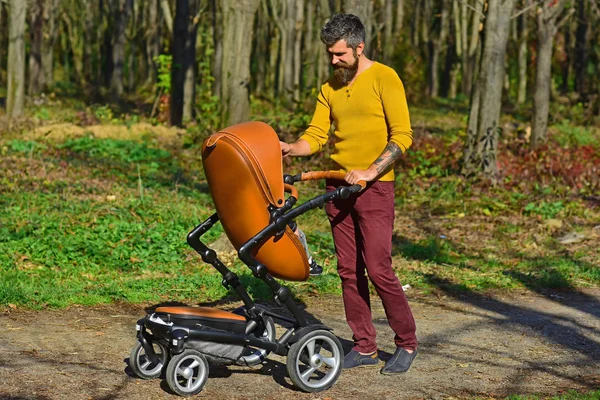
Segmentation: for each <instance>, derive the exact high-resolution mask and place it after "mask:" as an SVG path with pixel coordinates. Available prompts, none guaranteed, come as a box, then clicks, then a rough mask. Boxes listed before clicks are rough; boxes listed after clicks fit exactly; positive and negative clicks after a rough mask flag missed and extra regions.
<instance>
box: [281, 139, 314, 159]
mask: <svg viewBox="0 0 600 400" xmlns="http://www.w3.org/2000/svg"><path fill="white" fill-rule="evenodd" d="M279 146H281V156H282V157H287V156H292V157H297V156H309V155H310V154H311V152H310V145H309V144H308V142H307V141H306V140H303V139H299V140H296V141H295V142H294V143H286V142H282V141H281V140H280V141H279Z"/></svg>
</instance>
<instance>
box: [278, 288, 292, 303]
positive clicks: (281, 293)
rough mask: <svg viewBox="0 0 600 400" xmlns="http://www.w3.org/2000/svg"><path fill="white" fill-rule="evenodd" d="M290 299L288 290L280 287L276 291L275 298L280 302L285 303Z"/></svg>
mask: <svg viewBox="0 0 600 400" xmlns="http://www.w3.org/2000/svg"><path fill="white" fill-rule="evenodd" d="M289 297H290V289H288V288H286V287H281V288H279V290H278V291H277V298H278V299H279V300H281V301H282V302H285V301H286V300H287V299H288V298H289Z"/></svg>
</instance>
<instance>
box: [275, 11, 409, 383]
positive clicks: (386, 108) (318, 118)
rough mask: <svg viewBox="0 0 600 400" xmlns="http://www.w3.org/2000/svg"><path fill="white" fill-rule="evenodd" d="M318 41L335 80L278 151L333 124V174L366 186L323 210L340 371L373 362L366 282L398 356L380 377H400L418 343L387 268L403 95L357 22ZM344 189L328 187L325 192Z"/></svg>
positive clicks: (403, 140)
mask: <svg viewBox="0 0 600 400" xmlns="http://www.w3.org/2000/svg"><path fill="white" fill-rule="evenodd" d="M321 40H322V42H323V43H324V44H325V47H326V49H327V53H328V54H329V56H330V57H331V64H332V66H333V70H334V72H333V76H331V77H330V78H329V80H328V81H327V82H325V83H324V84H323V85H322V86H321V91H320V93H319V96H318V99H317V105H316V109H315V113H314V116H313V119H312V121H311V123H310V125H309V127H308V129H306V131H305V132H304V134H303V135H302V136H301V137H300V138H299V139H298V140H297V141H296V142H294V143H291V144H288V143H285V142H281V151H282V155H283V156H284V157H286V156H307V155H310V154H313V153H315V152H317V151H320V150H321V149H322V148H323V146H324V145H325V143H326V142H327V140H328V136H329V130H330V127H331V123H334V125H335V130H334V133H333V135H334V139H335V145H334V146H335V147H334V152H333V154H332V155H331V161H332V162H333V164H334V165H333V166H332V169H336V170H339V171H343V172H345V173H346V175H345V178H344V179H345V181H346V183H348V184H355V183H357V182H358V181H361V180H364V181H366V182H368V184H367V187H366V188H365V189H364V190H363V191H362V192H360V193H358V194H356V195H353V196H351V197H349V198H348V199H340V200H335V201H333V202H330V203H328V204H327V205H326V208H325V210H326V212H327V216H328V218H329V222H330V224H331V228H332V233H333V239H334V243H335V251H336V256H337V260H338V266H337V268H338V273H339V275H340V278H341V281H342V297H343V301H344V308H345V312H346V320H347V322H348V325H349V326H350V328H351V329H352V332H353V340H354V347H353V349H352V350H351V351H350V352H349V353H348V354H347V355H346V356H345V357H344V368H345V369H348V368H354V367H359V366H377V365H378V363H379V357H378V348H377V342H376V340H375V337H376V331H375V327H374V325H373V321H372V317H371V303H370V296H369V281H368V279H370V280H371V282H372V283H373V286H374V287H375V289H376V291H377V294H378V295H379V297H380V298H381V301H382V303H383V307H384V309H385V313H386V316H387V319H388V323H389V325H390V327H391V328H392V330H393V331H394V333H395V338H394V342H395V345H396V350H395V352H394V354H393V356H392V357H391V358H390V359H389V360H388V361H387V362H386V364H385V366H384V367H383V368H382V369H381V373H382V374H397V373H403V372H406V371H408V369H409V368H410V365H411V363H412V361H413V360H414V358H415V357H416V355H417V345H418V343H417V337H416V334H415V332H416V325H415V321H414V318H413V315H412V312H411V310H410V306H409V305H408V301H407V300H406V296H405V294H404V291H403V289H402V285H401V284H400V281H399V280H398V278H397V276H396V274H395V273H394V270H393V268H392V231H393V225H394V179H395V178H394V168H393V167H394V163H395V162H396V161H397V160H398V159H399V157H400V156H401V155H402V153H404V152H405V151H406V149H407V148H408V147H409V146H410V145H411V144H412V129H411V126H410V119H409V114H408V105H407V102H406V95H405V92H404V87H403V85H402V82H401V81H400V78H399V77H398V75H397V74H396V72H395V71H394V70H393V69H392V68H390V67H387V66H385V65H383V64H381V63H378V62H375V61H371V60H369V59H368V58H367V57H366V56H365V54H364V48H365V28H364V25H363V24H362V22H361V21H360V19H359V18H358V17H357V16H355V15H352V14H336V15H334V16H333V17H332V18H331V19H330V20H329V21H328V22H327V23H326V24H325V25H324V26H323V27H322V28H321ZM342 184H345V182H340V181H334V180H330V181H327V190H334V189H335V187H337V186H339V185H342ZM367 274H368V278H367Z"/></svg>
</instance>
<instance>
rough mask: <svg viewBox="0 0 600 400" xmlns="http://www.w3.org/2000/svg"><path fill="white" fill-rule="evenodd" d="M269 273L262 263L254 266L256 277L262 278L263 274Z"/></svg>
mask: <svg viewBox="0 0 600 400" xmlns="http://www.w3.org/2000/svg"><path fill="white" fill-rule="evenodd" d="M268 273H269V269H268V268H267V267H266V266H265V265H263V264H258V265H257V266H256V276H257V277H258V278H264V277H265V275H267V274H268Z"/></svg>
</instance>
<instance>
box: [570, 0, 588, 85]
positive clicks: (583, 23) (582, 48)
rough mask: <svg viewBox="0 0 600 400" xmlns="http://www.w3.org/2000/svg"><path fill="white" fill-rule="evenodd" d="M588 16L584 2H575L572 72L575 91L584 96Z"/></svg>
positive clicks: (579, 0)
mask: <svg viewBox="0 0 600 400" xmlns="http://www.w3.org/2000/svg"><path fill="white" fill-rule="evenodd" d="M588 31H589V23H588V15H587V10H586V0H578V2H577V30H576V31H575V59H574V62H573V70H574V73H575V91H576V92H578V93H579V94H581V95H585V93H586V90H587V82H586V81H587V79H586V68H587V64H588V46H587V44H588V40H587V39H588V36H589V34H588Z"/></svg>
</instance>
